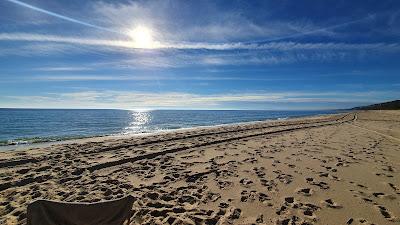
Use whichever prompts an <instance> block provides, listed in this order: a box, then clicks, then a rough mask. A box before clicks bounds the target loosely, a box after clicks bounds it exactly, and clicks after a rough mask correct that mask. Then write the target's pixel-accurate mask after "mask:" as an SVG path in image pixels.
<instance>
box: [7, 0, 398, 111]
mask: <svg viewBox="0 0 400 225" xmlns="http://www.w3.org/2000/svg"><path fill="white" fill-rule="evenodd" d="M399 40H400V1H398V0H393V1H391V0H384V1H382V0H379V1H375V0H352V1H348V0H324V1H314V0H290V1H289V0H279V1H278V0H263V1H255V0H254V1H239V0H229V1H216V0H212V1H207V0H202V1H197V0H196V1H195V0H193V1H190V0H182V1H180V0H174V1H172V0H149V1H133V0H131V1H130V0H102V1H98V0H90V1H83V0H57V1H56V0H21V1H19V0H1V1H0V108H14V107H15V108H116V109H261V110H264V109H266V110H315V109H344V108H350V107H354V106H360V105H368V104H372V103H378V102H383V101H389V100H394V99H399V98H400V43H399Z"/></svg>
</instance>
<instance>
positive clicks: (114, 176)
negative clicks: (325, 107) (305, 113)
mask: <svg viewBox="0 0 400 225" xmlns="http://www.w3.org/2000/svg"><path fill="white" fill-rule="evenodd" d="M399 153H400V111H365V112H353V113H348V114H338V115H329V116H319V117H310V118H303V119H293V120H285V121H273V122H271V121H268V122H257V123H249V124H236V125H226V126H218V127H207V128H198V129H190V130H179V131H175V132H168V133H162V134H157V135H144V136H138V137H132V138H128V139H127V138H122V139H107V140H100V141H99V140H97V141H90V142H78V143H69V144H62V145H54V146H49V147H45V148H36V149H32V150H23V151H9V152H1V153H0V204H1V205H0V216H1V219H0V224H25V223H26V219H25V213H26V206H27V204H28V203H29V202H30V201H32V200H34V199H43V198H44V199H51V200H60V201H68V202H99V201H102V200H110V199H115V198H120V197H122V196H124V195H128V194H130V195H132V196H134V197H135V198H136V201H135V203H134V206H133V209H132V210H133V212H134V216H133V218H132V220H133V222H132V224H145V223H147V224H278V225H280V224H285V225H293V224H295V225H309V224H321V225H337V224H352V225H353V224H369V225H371V224H400V220H399V218H400V201H399V198H400V174H399V171H400V154H399Z"/></svg>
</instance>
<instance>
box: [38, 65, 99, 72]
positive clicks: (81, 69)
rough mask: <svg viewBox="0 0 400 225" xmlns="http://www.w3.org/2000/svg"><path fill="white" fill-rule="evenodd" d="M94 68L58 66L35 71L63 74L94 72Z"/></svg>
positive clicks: (40, 68)
mask: <svg viewBox="0 0 400 225" xmlns="http://www.w3.org/2000/svg"><path fill="white" fill-rule="evenodd" d="M93 69H94V68H93V67H84V66H57V67H54V66H52V67H39V68H35V69H33V70H37V71H46V72H63V71H86V70H93Z"/></svg>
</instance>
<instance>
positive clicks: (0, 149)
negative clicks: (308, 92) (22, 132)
mask: <svg viewBox="0 0 400 225" xmlns="http://www.w3.org/2000/svg"><path fill="white" fill-rule="evenodd" d="M338 111H339V110H338ZM343 113H346V112H344V111H343V110H342V111H339V112H338V113H333V114H316V115H311V116H292V117H285V118H276V119H266V120H254V121H247V122H237V123H226V124H216V125H204V126H201V125H200V126H194V127H185V128H177V129H166V130H158V131H154V132H144V133H133V134H126V135H124V134H105V135H99V136H88V137H82V138H71V139H65V140H55V141H51V140H49V141H43V142H34V143H27V144H6V145H0V152H5V151H19V150H29V149H32V148H45V147H51V146H53V145H62V144H73V143H83V142H89V141H106V140H110V139H125V138H128V139H129V138H135V137H140V136H149V135H150V136H151V135H160V134H163V133H168V132H179V131H181V130H182V131H190V130H192V129H206V128H209V129H212V128H218V127H221V126H239V125H246V124H247V125H250V124H252V123H268V122H274V121H287V120H295V119H307V118H313V117H320V116H329V115H338V114H343Z"/></svg>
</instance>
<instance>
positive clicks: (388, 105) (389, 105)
mask: <svg viewBox="0 0 400 225" xmlns="http://www.w3.org/2000/svg"><path fill="white" fill-rule="evenodd" d="M398 109H400V100H394V101H390V102H383V103H378V104H373V105H368V106H360V107H355V108H353V110H398Z"/></svg>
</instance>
